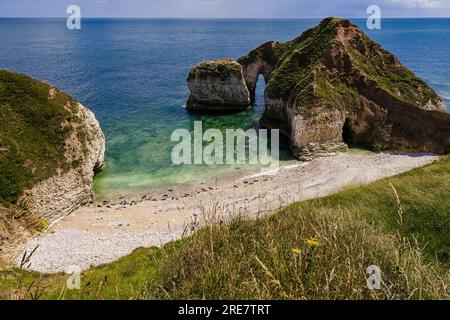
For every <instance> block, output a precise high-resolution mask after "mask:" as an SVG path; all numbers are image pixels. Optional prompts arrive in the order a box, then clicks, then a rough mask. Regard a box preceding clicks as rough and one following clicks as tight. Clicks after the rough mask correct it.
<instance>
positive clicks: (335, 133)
mask: <svg viewBox="0 0 450 320" xmlns="http://www.w3.org/2000/svg"><path fill="white" fill-rule="evenodd" d="M238 62H239V63H240V64H241V65H242V67H243V74H244V77H245V80H246V85H247V87H248V89H249V92H250V96H251V97H254V94H255V93H254V92H255V88H256V81H257V79H258V76H259V75H260V74H263V75H264V78H265V80H266V83H267V86H266V90H265V94H264V95H265V112H264V115H263V117H262V119H261V123H262V125H263V126H265V127H268V128H276V129H280V130H281V132H282V133H283V134H284V135H286V136H287V137H288V138H289V141H290V145H291V149H292V151H293V153H294V154H295V155H296V156H297V157H298V158H300V159H311V158H314V157H317V156H323V155H331V154H335V153H336V152H342V151H345V150H346V149H347V146H348V145H349V144H356V145H362V146H367V147H370V148H374V149H377V150H383V149H396V150H402V151H425V152H435V153H450V115H449V114H448V113H446V112H445V107H444V104H443V103H442V101H441V99H440V98H439V96H438V95H437V94H436V93H435V92H434V91H433V90H432V89H431V88H430V87H429V86H428V85H427V84H426V83H425V82H424V81H422V80H421V79H419V78H418V77H417V76H416V75H414V73H413V72H411V71H410V70H408V69H407V68H405V67H404V66H402V64H401V63H400V62H399V60H398V59H397V58H396V57H395V56H394V55H392V54H391V53H389V52H387V51H386V50H384V49H383V48H382V47H381V46H380V45H379V44H377V43H375V42H374V41H372V40H371V39H369V38H368V37H367V36H366V35H365V34H364V33H363V31H362V30H360V29H359V28H358V27H357V26H355V25H353V24H352V23H351V22H350V21H348V20H342V19H338V18H327V19H325V20H323V21H322V22H321V23H320V24H319V25H318V26H316V27H314V28H312V29H309V30H307V31H306V32H304V33H303V34H302V35H301V36H299V37H298V38H296V39H294V40H292V41H289V42H286V43H278V42H267V43H265V44H263V45H262V46H260V47H258V48H256V49H255V50H253V51H251V52H250V54H249V55H247V56H244V57H242V58H240V59H239V60H238ZM223 90H226V89H223Z"/></svg>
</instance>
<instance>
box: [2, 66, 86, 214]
mask: <svg viewBox="0 0 450 320" xmlns="http://www.w3.org/2000/svg"><path fill="white" fill-rule="evenodd" d="M75 108H76V101H75V100H74V99H73V98H71V97H70V96H68V95H66V94H64V93H62V92H60V91H58V90H56V89H54V88H52V87H51V86H50V85H48V84H46V83H43V82H40V81H37V80H34V79H31V78H29V77H27V76H24V75H21V74H17V73H12V72H8V71H5V70H0V205H6V206H10V205H11V204H15V203H16V201H17V199H18V197H19V196H20V194H21V193H22V191H23V190H24V189H27V188H30V187H32V186H33V185H35V184H36V183H38V182H40V181H43V180H44V179H47V178H49V177H51V176H52V175H54V174H55V173H56V171H57V169H58V168H60V169H62V170H64V168H65V167H66V164H65V158H64V151H65V149H64V147H65V143H64V141H65V139H66V138H67V137H68V136H69V134H70V133H71V132H72V130H73V128H72V126H70V125H66V124H65V123H74V122H79V121H81V120H80V119H79V118H78V117H77V116H75V115H74V114H73V111H75ZM68 165H71V164H68Z"/></svg>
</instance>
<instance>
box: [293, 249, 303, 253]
mask: <svg viewBox="0 0 450 320" xmlns="http://www.w3.org/2000/svg"><path fill="white" fill-rule="evenodd" d="M301 252H302V250H300V249H299V248H293V249H292V253H293V254H300V253H301Z"/></svg>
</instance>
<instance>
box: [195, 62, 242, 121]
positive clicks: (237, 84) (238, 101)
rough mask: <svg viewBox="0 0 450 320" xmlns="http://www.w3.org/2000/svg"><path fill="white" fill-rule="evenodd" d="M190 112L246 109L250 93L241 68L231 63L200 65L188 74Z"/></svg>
mask: <svg viewBox="0 0 450 320" xmlns="http://www.w3.org/2000/svg"><path fill="white" fill-rule="evenodd" d="M188 86H189V89H190V91H191V96H190V98H189V101H188V103H187V106H186V107H187V109H188V110H190V111H194V112H195V111H199V112H202V111H219V112H232V111H242V110H245V109H248V108H249V107H250V93H249V91H248V89H247V86H246V84H245V79H244V75H243V70H242V66H241V65H240V64H239V63H237V62H236V61H233V60H213V61H206V62H202V63H200V64H199V65H198V66H196V67H195V68H193V69H192V70H191V72H190V73H189V77H188Z"/></svg>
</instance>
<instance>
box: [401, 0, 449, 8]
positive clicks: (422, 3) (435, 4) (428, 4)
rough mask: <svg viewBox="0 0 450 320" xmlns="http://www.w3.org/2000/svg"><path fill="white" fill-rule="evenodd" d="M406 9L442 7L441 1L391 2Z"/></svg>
mask: <svg viewBox="0 0 450 320" xmlns="http://www.w3.org/2000/svg"><path fill="white" fill-rule="evenodd" d="M392 1H394V2H397V3H399V4H401V5H403V6H406V7H408V8H424V9H430V8H431V9H432V8H440V7H442V5H443V4H442V1H441V0H392Z"/></svg>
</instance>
